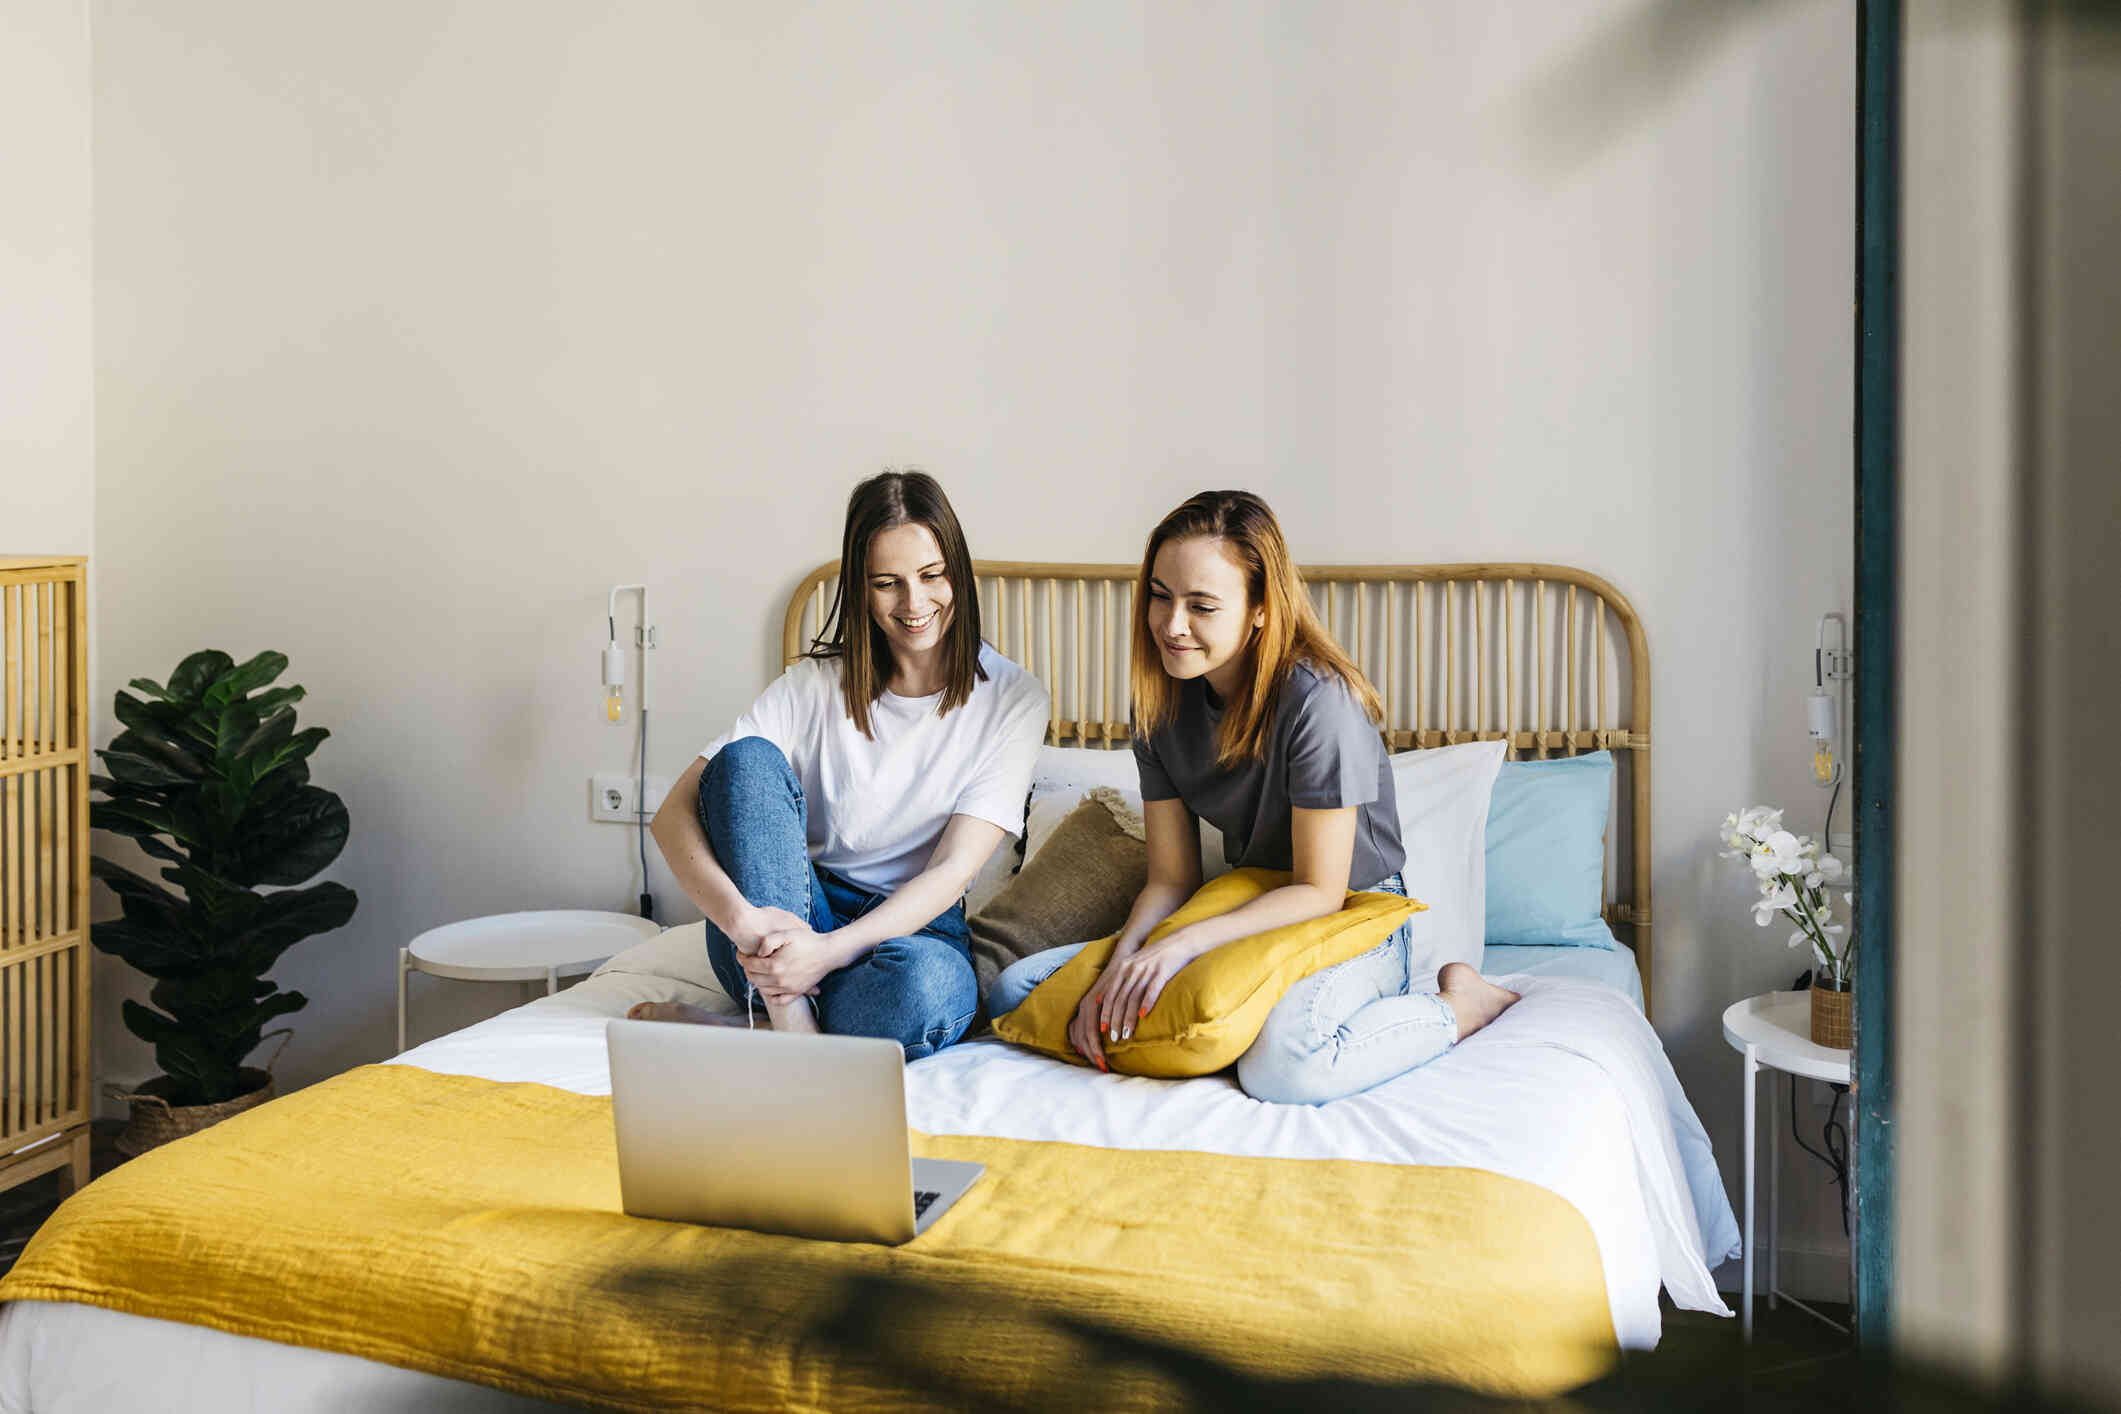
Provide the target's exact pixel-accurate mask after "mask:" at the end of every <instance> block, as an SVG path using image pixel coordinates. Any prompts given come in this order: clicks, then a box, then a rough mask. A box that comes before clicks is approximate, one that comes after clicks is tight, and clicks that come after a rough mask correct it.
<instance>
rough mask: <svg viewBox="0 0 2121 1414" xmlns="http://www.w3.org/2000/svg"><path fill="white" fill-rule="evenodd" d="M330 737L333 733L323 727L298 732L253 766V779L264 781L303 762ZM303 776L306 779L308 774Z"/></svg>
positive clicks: (305, 773) (308, 728)
mask: <svg viewBox="0 0 2121 1414" xmlns="http://www.w3.org/2000/svg"><path fill="white" fill-rule="evenodd" d="M330 736H331V733H330V732H329V731H327V730H326V729H324V728H323V727H306V728H304V729H303V730H301V731H298V732H296V733H295V734H294V735H293V736H291V737H289V738H288V739H287V740H286V741H283V742H281V743H280V744H278V745H277V746H275V747H273V749H272V752H271V754H270V755H268V756H266V757H264V758H262V759H261V760H260V761H259V762H257V763H256V764H255V765H253V767H252V775H251V779H252V780H254V781H256V780H263V779H264V778H265V777H267V776H269V775H271V774H272V773H273V772H275V771H277V770H279V769H281V768H282V767H283V766H286V765H288V764H290V763H292V762H296V761H300V760H302V759H303V758H304V757H306V756H308V755H309V754H310V753H311V752H313V751H315V750H316V749H317V748H318V747H319V746H321V745H323V744H324V742H325V741H326V740H327V739H328V738H329V737H330ZM303 774H304V777H305V779H306V778H307V775H308V773H307V772H304V773H303Z"/></svg>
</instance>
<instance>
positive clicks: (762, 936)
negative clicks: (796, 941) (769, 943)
mask: <svg viewBox="0 0 2121 1414" xmlns="http://www.w3.org/2000/svg"><path fill="white" fill-rule="evenodd" d="M795 929H802V930H803V931H805V932H808V931H809V929H810V920H809V919H807V918H805V917H803V916H802V915H801V914H797V913H790V912H789V911H788V910H787V909H785V908H751V909H747V910H746V911H745V912H744V914H743V915H742V916H741V917H739V918H738V919H737V920H736V921H735V922H734V923H733V924H732V925H731V926H730V928H729V931H728V938H729V941H730V942H732V943H734V944H735V945H736V950H737V951H738V952H739V953H745V954H749V953H755V952H757V951H758V950H759V947H760V945H761V944H763V943H764V942H765V941H766V937H767V935H768V934H771V933H781V932H789V931H793V930H795Z"/></svg>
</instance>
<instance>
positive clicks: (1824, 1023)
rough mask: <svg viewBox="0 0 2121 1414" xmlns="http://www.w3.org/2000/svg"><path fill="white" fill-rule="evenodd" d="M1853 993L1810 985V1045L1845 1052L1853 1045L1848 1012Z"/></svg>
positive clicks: (1851, 1027) (1853, 1033)
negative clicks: (1830, 1047) (1829, 1047)
mask: <svg viewBox="0 0 2121 1414" xmlns="http://www.w3.org/2000/svg"><path fill="white" fill-rule="evenodd" d="M1855 997H1856V994H1855V992H1853V991H1852V990H1850V989H1849V988H1847V987H1843V988H1841V989H1840V990H1838V991H1837V990H1835V989H1834V988H1832V987H1822V986H1820V985H1819V984H1818V983H1816V982H1815V983H1813V984H1812V1044H1813V1045H1816V1046H1832V1047H1833V1048H1835V1049H1836V1050H1841V1051H1845V1050H1848V1049H1849V1048H1850V1047H1852V1046H1854V1045H1855V1044H1856V1032H1855V1027H1854V1023H1853V1020H1852V1017H1851V1015H1850V1012H1851V1003H1852V1002H1854V1000H1855Z"/></svg>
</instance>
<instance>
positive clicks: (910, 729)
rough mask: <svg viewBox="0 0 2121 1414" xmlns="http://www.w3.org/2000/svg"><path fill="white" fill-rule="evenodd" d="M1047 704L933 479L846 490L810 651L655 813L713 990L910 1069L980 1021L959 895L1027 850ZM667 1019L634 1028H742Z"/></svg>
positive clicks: (872, 482) (707, 1018) (781, 1024)
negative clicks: (894, 1054) (695, 911)
mask: <svg viewBox="0 0 2121 1414" xmlns="http://www.w3.org/2000/svg"><path fill="white" fill-rule="evenodd" d="M1048 714H1049V702H1048V699H1047V696H1046V690H1045V689H1044V688H1043V687H1041V686H1040V685H1039V682H1038V679H1037V678H1035V677H1033V676H1031V674H1029V673H1027V672H1025V671H1024V670H1023V669H1022V668H1020V667H1018V666H1017V665H1016V664H1015V663H1012V662H1010V661H1009V660H1008V659H1007V658H1004V657H1003V656H1002V655H1001V654H999V653H997V652H996V651H995V650H994V649H993V648H992V647H991V646H989V645H988V644H986V643H983V642H982V641H981V639H980V617H979V594H978V586H977V585H976V584H975V583H974V582H973V576H972V555H971V552H970V551H969V550H967V549H966V546H965V536H964V532H963V531H962V530H960V529H959V527H958V521H957V514H956V512H955V511H953V510H952V509H951V507H950V501H949V498H948V497H946V496H944V495H943V489H942V487H940V486H938V485H937V484H936V483H935V480H934V478H932V477H930V476H927V475H925V474H923V473H921V472H917V471H887V472H883V473H881V474H880V475H877V476H873V477H870V478H869V479H868V480H866V481H864V482H862V483H861V484H860V485H859V486H857V487H855V488H854V494H853V495H852V496H851V497H850V498H849V499H848V502H847V519H846V525H845V529H844V532H843V534H842V537H841V549H840V583H839V592H838V595H837V597H835V598H834V600H833V603H832V608H831V609H830V611H829V612H828V613H827V614H826V619H825V623H824V624H823V625H821V626H820V629H819V632H818V637H817V639H816V641H814V642H813V643H812V645H811V648H810V651H809V653H808V654H806V655H805V656H804V657H803V658H802V659H801V660H800V661H798V662H797V663H796V665H795V666H794V667H792V668H790V669H788V671H787V672H785V673H783V674H781V676H780V677H779V678H778V679H776V680H775V681H774V682H773V683H772V684H771V685H770V686H769V687H767V689H766V690H765V692H763V693H762V694H760V696H759V698H758V700H757V701H756V702H754V703H752V704H751V708H750V710H749V711H747V712H745V713H744V715H743V716H741V717H739V718H738V719H737V721H736V725H735V726H733V727H731V728H730V730H729V731H728V732H727V733H725V734H724V735H723V736H721V737H719V738H717V739H716V740H715V741H713V742H712V743H710V744H709V745H708V746H707V748H706V749H705V750H704V751H702V752H701V753H700V756H699V759H698V760H696V761H694V762H693V763H692V766H691V768H690V769H689V770H687V771H686V772H685V774H684V775H683V776H681V777H679V778H678V782H677V784H676V786H675V787H673V788H672V790H671V792H670V795H669V797H668V798H667V799H666V800H665V801H664V802H663V805H662V808H661V809H660V810H658V811H657V812H656V817H655V824H654V831H655V839H656V843H657V844H658V845H659V846H661V848H662V851H663V857H664V859H665V860H667V861H668V862H669V864H670V870H671V873H672V874H674V875H675V876H676V877H677V880H678V882H679V884H681V885H682V886H683V887H684V889H685V893H686V895H687V896H688V897H689V898H691V900H692V901H693V902H694V903H695V904H697V905H698V906H699V909H700V911H701V912H702V913H704V914H706V915H707V960H708V962H709V963H710V964H711V965H712V966H713V968H714V973H715V976H716V977H717V978H719V979H720V980H721V983H722V986H723V987H724V988H725V989H726V990H727V991H728V993H729V995H730V996H732V997H734V998H736V999H737V1000H738V1001H739V1002H749V1003H751V1004H752V1005H754V1006H757V1007H758V1008H760V1009H762V1010H763V1011H764V1013H765V1017H766V1019H767V1021H768V1022H769V1023H770V1024H771V1025H772V1026H773V1027H774V1028H775V1029H776V1030H783V1031H818V1030H823V1031H827V1032H834V1033H839V1034H844V1035H854V1036H883V1037H889V1038H890V1039H892V1040H895V1041H897V1042H898V1043H899V1044H900V1045H901V1046H903V1047H904V1048H905V1053H906V1057H907V1059H909V1060H917V1059H919V1058H920V1057H922V1056H926V1055H929V1054H931V1053H933V1052H934V1051H937V1050H939V1049H941V1048H942V1047H944V1046H947V1045H949V1044H950V1043H951V1042H953V1041H955V1040H957V1039H958V1037H960V1036H962V1035H963V1034H964V1032H965V1028H966V1027H967V1026H969V1025H970V1024H971V1022H972V1018H973V1015H974V1013H975V1012H976V1011H977V1010H978V1003H979V984H978V982H977V980H976V979H975V977H974V975H973V971H972V959H971V951H970V948H971V943H970V937H969V935H968V933H967V932H966V929H965V907H964V894H965V886H966V885H967V884H969V883H970V882H971V881H972V877H973V875H974V874H976V873H977V872H978V871H979V868H980V866H981V865H982V864H984V863H986V861H987V856H988V855H990V854H992V853H993V852H994V848H995V846H996V845H998V844H1000V843H1001V841H1002V838H1003V836H1004V835H1010V834H1018V833H1021V832H1022V830H1023V827H1024V798H1025V797H1026V796H1027V795H1028V794H1029V793H1030V786H1031V768H1032V764H1033V762H1034V761H1035V760H1036V759H1037V756H1038V747H1039V742H1040V741H1041V740H1043V738H1044V736H1045V732H1046V718H1047V716H1048ZM749 1010H750V1008H749V1007H747V1008H746V1011H747V1014H746V1015H741V1016H738V1017H734V1018H729V1017H718V1016H716V1015H715V1014H713V1013H710V1012H706V1011H703V1010H701V1009H699V1008H697V1007H692V1006H687V1005H685V1004H683V1003H677V1002H643V1003H641V1004H640V1005H639V1006H636V1007H635V1008H634V1009H633V1010H632V1012H630V1013H629V1015H631V1016H633V1017H635V1018H637V1019H643V1020H650V1021H687V1022H694V1023H699V1024H715V1023H720V1024H734V1025H738V1026H743V1025H747V1024H749V1023H750V1022H751V1020H752V1018H751V1016H750V1015H749V1014H748V1012H749Z"/></svg>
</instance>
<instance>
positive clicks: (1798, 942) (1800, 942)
mask: <svg viewBox="0 0 2121 1414" xmlns="http://www.w3.org/2000/svg"><path fill="white" fill-rule="evenodd" d="M1811 940H1812V935H1811V934H1809V933H1807V932H1805V931H1804V930H1803V929H1801V928H1800V929H1798V930H1797V931H1796V932H1794V933H1792V934H1790V942H1789V945H1790V946H1791V947H1793V948H1801V947H1803V946H1804V945H1805V944H1806V943H1808V942H1810V941H1811Z"/></svg>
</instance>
